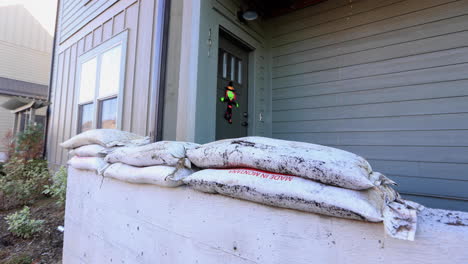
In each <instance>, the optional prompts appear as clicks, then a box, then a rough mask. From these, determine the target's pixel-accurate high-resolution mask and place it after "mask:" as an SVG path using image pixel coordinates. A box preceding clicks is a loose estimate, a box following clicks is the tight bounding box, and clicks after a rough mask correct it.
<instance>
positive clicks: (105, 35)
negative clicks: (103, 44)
mask: <svg viewBox="0 0 468 264" xmlns="http://www.w3.org/2000/svg"><path fill="white" fill-rule="evenodd" d="M113 23H114V21H113V19H109V20H107V21H106V22H104V24H103V25H102V28H103V29H102V41H106V40H108V39H110V38H111V37H112V27H113Z"/></svg>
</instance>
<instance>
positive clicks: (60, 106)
mask: <svg viewBox="0 0 468 264" xmlns="http://www.w3.org/2000/svg"><path fill="white" fill-rule="evenodd" d="M142 8H143V9H144V12H140V9H142ZM154 12H155V6H154V1H152V0H141V1H135V0H121V1H118V2H117V4H116V5H114V6H112V7H111V8H109V10H107V11H105V12H104V13H102V14H101V15H99V16H98V17H96V18H95V19H93V20H92V21H90V23H89V24H88V25H86V26H85V27H83V28H82V29H80V30H79V31H77V32H76V33H75V34H74V35H72V36H70V38H68V39H67V40H66V41H65V42H62V43H61V44H60V45H59V46H58V48H57V51H58V53H57V54H58V55H57V56H58V59H57V61H58V64H57V73H56V74H55V76H54V85H53V87H52V89H53V94H52V100H53V106H52V108H51V110H52V114H51V123H50V124H51V126H50V132H49V140H48V141H49V143H48V146H49V150H48V158H49V160H50V162H51V164H54V165H60V164H65V162H66V159H67V158H68V157H67V152H66V151H64V150H61V148H60V147H59V143H60V142H62V141H64V140H66V139H68V138H70V137H71V136H73V135H75V134H76V128H77V124H76V122H77V120H76V116H77V111H78V109H77V108H78V107H77V102H76V101H77V98H76V96H75V94H76V92H77V91H76V89H77V87H76V79H77V77H78V72H76V70H77V61H78V59H79V57H80V56H81V55H83V54H84V53H86V52H87V51H90V50H92V49H93V48H94V47H96V46H98V45H99V44H101V43H102V42H103V41H105V40H108V39H110V38H112V37H113V36H115V35H117V34H119V33H121V32H122V31H124V30H128V40H127V53H126V56H127V58H126V65H125V83H124V95H123V98H122V100H123V112H122V115H123V117H122V126H123V129H124V130H126V131H132V132H136V133H139V134H142V135H146V132H147V129H148V127H149V126H148V123H149V122H150V121H149V120H147V117H146V115H147V112H148V109H149V105H148V100H149V99H148V97H149V87H150V85H149V80H150V73H151V69H150V66H151V56H150V54H151V48H152V39H153V35H152V34H153V26H154V25H153V21H154V19H155V18H154ZM137 98H139V99H137Z"/></svg>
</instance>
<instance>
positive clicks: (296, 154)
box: [187, 137, 393, 190]
mask: <svg viewBox="0 0 468 264" xmlns="http://www.w3.org/2000/svg"><path fill="white" fill-rule="evenodd" d="M187 157H188V158H189V160H190V161H191V162H192V163H193V164H195V165H196V166H198V167H200V168H245V167H247V168H254V169H260V170H265V171H271V172H277V173H283V174H287V175H295V176H300V177H304V178H309V179H312V180H316V181H319V182H322V183H325V184H329V185H335V186H339V187H343V188H347V189H353V190H364V189H368V188H371V187H374V186H378V185H381V184H393V182H392V181H391V180H389V179H388V178H386V177H385V176H384V175H382V174H380V173H373V172H372V168H371V166H370V165H369V163H368V162H367V161H366V160H365V159H364V158H362V157H360V156H358V155H356V154H353V153H350V152H347V151H344V150H341V149H336V148H331V147H326V146H321V145H315V144H309V143H303V142H294V141H286V140H279V139H271V138H264V137H244V138H238V139H226V140H220V141H215V142H212V143H208V144H205V145H201V146H200V147H197V148H194V149H190V150H187Z"/></svg>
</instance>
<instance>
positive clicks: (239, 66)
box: [237, 60, 242, 84]
mask: <svg viewBox="0 0 468 264" xmlns="http://www.w3.org/2000/svg"><path fill="white" fill-rule="evenodd" d="M237 82H238V83H240V84H241V83H242V60H239V61H238V62H237Z"/></svg>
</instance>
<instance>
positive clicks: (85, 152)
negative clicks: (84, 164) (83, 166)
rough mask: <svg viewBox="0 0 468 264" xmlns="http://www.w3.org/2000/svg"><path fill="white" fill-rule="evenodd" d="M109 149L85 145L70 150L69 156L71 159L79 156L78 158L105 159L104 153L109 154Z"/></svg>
mask: <svg viewBox="0 0 468 264" xmlns="http://www.w3.org/2000/svg"><path fill="white" fill-rule="evenodd" d="M109 151H110V149H109V148H106V147H103V146H101V145H98V144H92V145H85V146H81V147H78V148H75V149H72V150H70V152H69V154H70V156H71V157H73V156H79V157H101V158H103V157H105V156H106V153H107V152H109Z"/></svg>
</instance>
